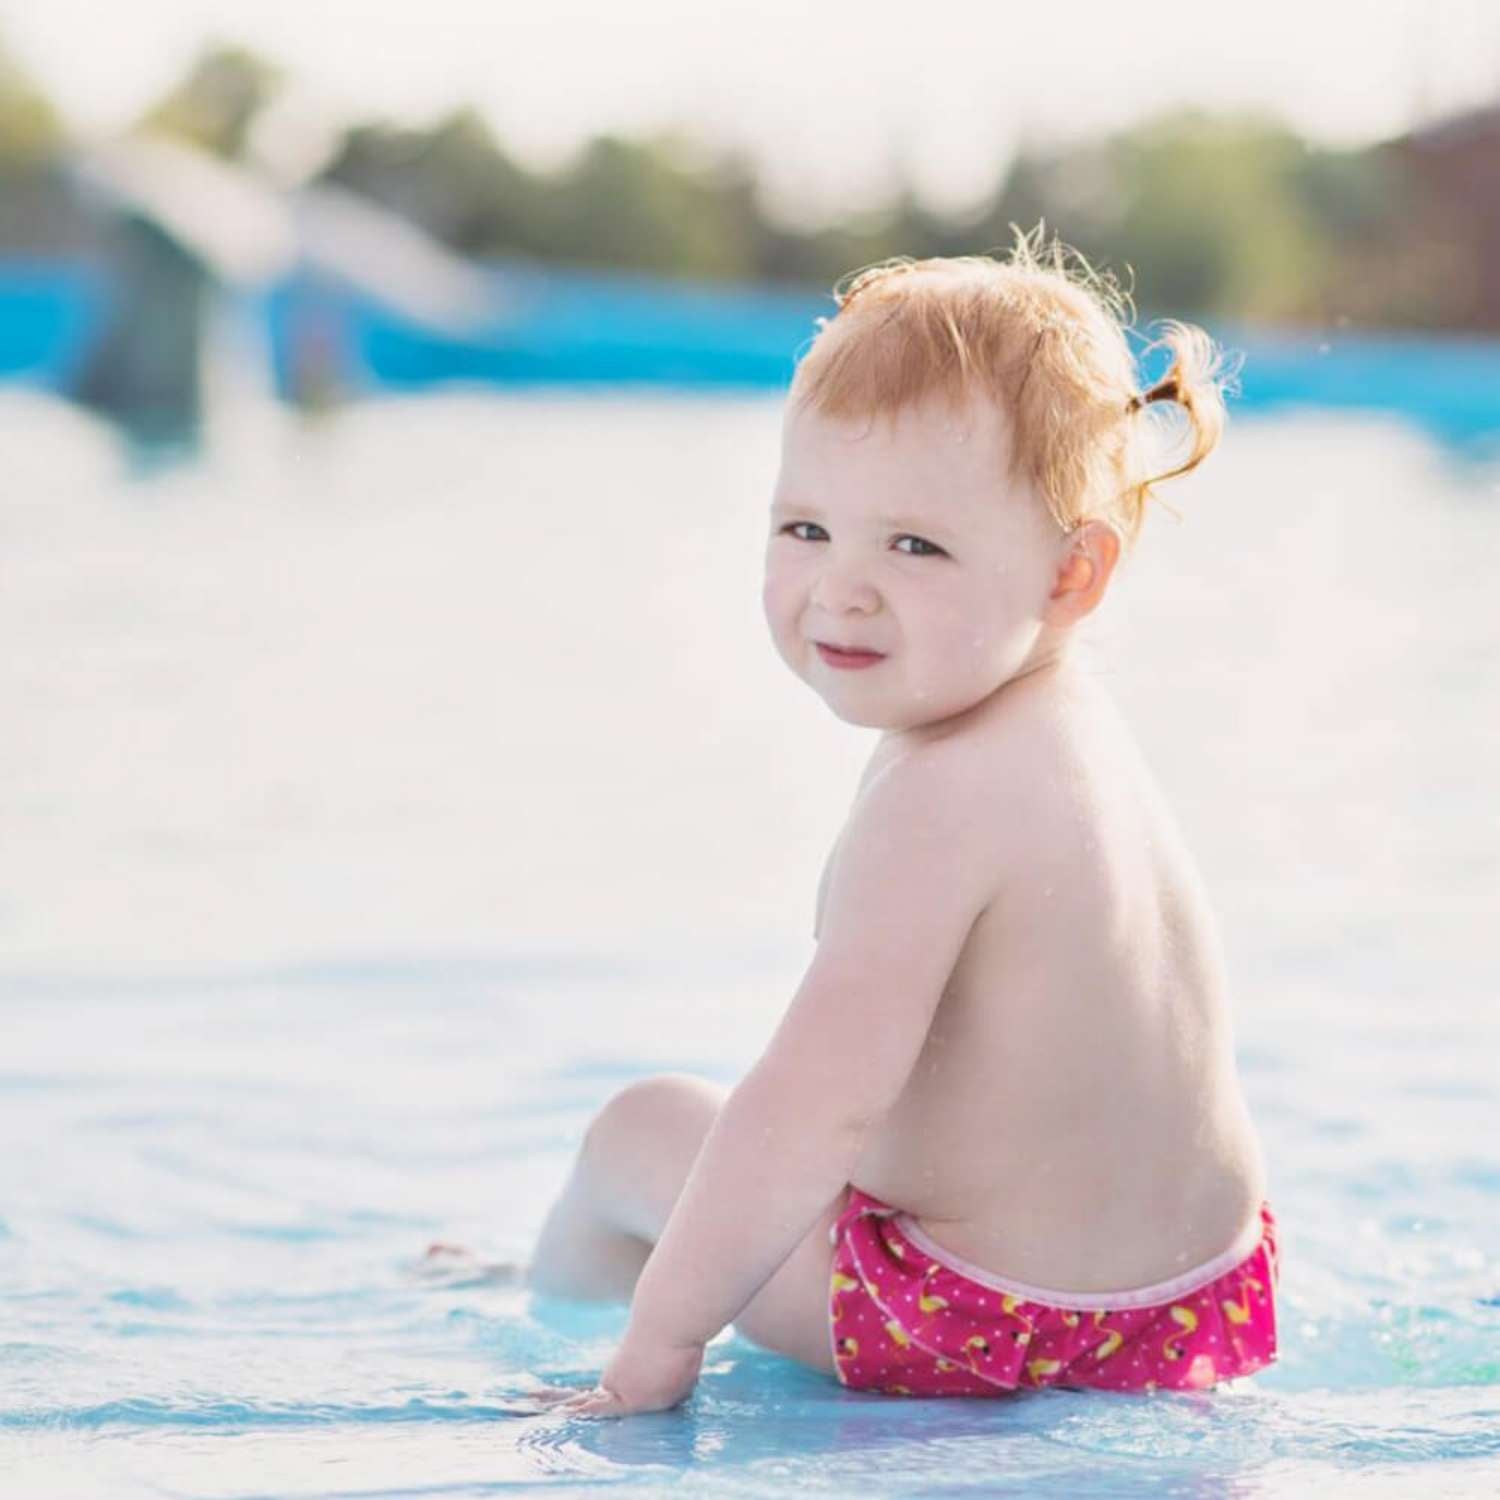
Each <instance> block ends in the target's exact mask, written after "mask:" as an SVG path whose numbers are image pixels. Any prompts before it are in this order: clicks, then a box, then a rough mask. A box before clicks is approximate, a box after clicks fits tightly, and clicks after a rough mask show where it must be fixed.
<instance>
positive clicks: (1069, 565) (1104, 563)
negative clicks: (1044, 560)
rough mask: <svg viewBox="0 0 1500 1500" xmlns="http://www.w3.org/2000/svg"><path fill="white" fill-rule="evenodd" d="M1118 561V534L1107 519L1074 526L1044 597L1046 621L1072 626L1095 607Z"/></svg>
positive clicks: (1051, 623)
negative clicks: (1066, 547)
mask: <svg viewBox="0 0 1500 1500" xmlns="http://www.w3.org/2000/svg"><path fill="white" fill-rule="evenodd" d="M1119 560H1120V533H1119V531H1118V530H1117V529H1116V528H1115V527H1114V526H1113V525H1112V524H1111V523H1110V522H1108V521H1084V522H1082V523H1080V524H1079V525H1078V526H1076V527H1074V528H1073V530H1072V531H1071V532H1070V533H1069V537H1068V550H1067V551H1066V552H1064V553H1063V555H1062V560H1061V562H1060V563H1059V564H1058V566H1057V573H1056V576H1055V577H1054V578H1053V580H1052V592H1051V593H1050V594H1049V595H1048V596H1047V607H1046V609H1045V610H1044V611H1043V619H1044V620H1045V621H1046V622H1047V624H1049V625H1072V624H1074V623H1075V622H1076V621H1078V620H1081V619H1082V618H1083V617H1084V616H1085V615H1086V614H1089V613H1090V612H1091V611H1092V610H1094V609H1095V608H1096V607H1097V606H1098V604H1099V601H1100V600H1101V599H1103V597H1104V591H1105V589H1106V588H1107V587H1108V586H1109V580H1110V575H1111V574H1112V573H1113V572H1114V570H1115V564H1116V563H1117V562H1119Z"/></svg>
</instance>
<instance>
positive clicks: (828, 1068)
mask: <svg viewBox="0 0 1500 1500" xmlns="http://www.w3.org/2000/svg"><path fill="white" fill-rule="evenodd" d="M1040 236H1041V231H1040V230H1039V231H1038V232H1037V234H1036V235H1035V236H1026V235H1021V234H1018V235H1017V239H1016V244H1015V245H1014V247H1013V248H1012V250H1011V251H1010V252H1009V254H1008V255H1007V256H1006V258H1005V259H1003V260H1001V259H995V258H992V257H988V256H974V257H960V258H954V259H934V260H924V261H916V262H913V261H910V260H907V259H901V260H897V261H894V262H890V263H887V264H883V265H879V266H876V267H873V268H871V269H868V270H865V271H863V272H862V273H860V274H859V275H858V276H856V277H855V278H853V280H852V282H851V283H850V284H849V285H848V287H847V289H846V290H845V291H843V293H842V295H841V296H840V297H839V299H838V301H839V309H838V312H837V314H836V315H835V316H834V317H833V318H831V319H829V320H826V321H825V322H824V324H823V326H822V327H821V329H820V331H819V333H818V335H817V337H816V338H815V339H814V340H813V342H812V344H811V346H810V348H809V349H808V350H807V352H806V354H805V356H804V357H803V358H802V360H801V362H800V363H799V365H798V368H797V372H796V377H795V380H794V382H793V385H792V388H791V391H790V394H789V399H788V402H787V407H786V413H785V424H784V429H783V443H782V455H781V468H780V473H779V476H778V479H777V483H776V488H775V493H774V497H773V500H772V505H771V512H770V527H769V539H768V543H767V551H766V568H765V590H764V603H765V612H766V617H767V620H768V622H769V624H770V628H771V635H772V638H773V639H774V641H775V644H776V649H777V651H778V652H779V653H780V655H781V657H782V659H783V660H784V661H785V662H786V664H787V666H788V667H789V668H790V669H791V670H792V671H793V672H794V673H796V675H797V676H798V677H800V678H801V679H802V680H803V681H804V682H806V683H807V685H808V686H809V687H810V688H811V689H812V690H813V692H815V693H816V694H817V695H818V696H819V697H820V698H821V699H822V700H823V701H824V702H825V703H826V704H827V705H828V707H829V708H830V709H831V710H832V711H833V712H834V713H835V714H837V715H838V717H839V718H840V719H842V720H844V721H845V722H846V723H849V724H858V725H863V726H866V727H869V728H872V729H878V730H880V731H881V734H880V737H879V739H878V742H877V743H876V744H875V746H874V750H873V753H872V754H871V756H870V760H869V763H868V765H867V766H866V768H865V771H864V774H863V776H862V778H861V780H860V784H859V788H858V790H857V791H856V793H855V795H854V797H853V800H852V805H851V807H850V809H849V813H848V817H847V821H846V822H845V824H844V826H843V828H842V831H841V832H840V834H839V836H838V839H837V841H836V843H835V845H834V848H833V850H832V851H831V853H830V855H829V858H828V862H827V865H826V867H825V869H824V871H823V878H822V884H821V887H820V890H819V893H818V911H817V918H816V922H815V927H814V933H815V936H816V938H817V949H816V955H815V957H814V958H813V960H812V963H811V966H810V967H809V968H808V970H807V973H806V975H805V976H804V978H803V979H802V982H801V984H800V986H799V987H798V989H797V991H796V994H795V995H794V996H793V998H792V1000H791V1003H790V1004H789V1006H788V1007H787V1009H786V1012H785V1014H784V1016H783V1017H782V1019H781V1022H780V1025H779V1026H778V1028H777V1029H776V1032H775V1034H774V1035H773V1036H772V1037H771V1040H770V1042H769V1044H768V1045H767V1046H766V1049H765V1051H764V1053H763V1054H762V1055H761V1057H760V1058H759V1059H758V1060H757V1061H756V1063H755V1064H754V1066H753V1067H752V1068H751V1069H750V1070H749V1072H748V1073H747V1074H746V1075H745V1077H744V1078H743V1079H742V1080H741V1081H740V1082H739V1083H738V1084H736V1085H735V1087H734V1088H732V1089H729V1090H727V1091H726V1090H723V1089H720V1088H718V1087H716V1086H714V1085H712V1084H710V1083H708V1082H705V1081H703V1080H701V1079H697V1078H693V1077H689V1076H686V1075H677V1074H669V1075H664V1076H658V1077H652V1078H646V1079H643V1080H641V1081H639V1082H637V1083H633V1084H631V1085H629V1086H628V1087H626V1088H624V1089H622V1090H620V1091H619V1092H618V1093H617V1094H616V1095H615V1096H614V1097H613V1098H611V1099H609V1100H608V1101H607V1102H606V1103H605V1104H604V1106H603V1107H602V1108H601V1109H600V1110H599V1112H598V1114H597V1115H596V1116H595V1118H594V1119H593V1121H592V1123H591V1124H590V1126H589V1128H588V1130H587V1133H586V1134H585V1137H584V1140H583V1142H582V1145H581V1148H580V1150H579V1153H578V1157H577V1160H576V1162H575V1163H574V1166H573V1169H572V1172H571V1175H570V1177H569V1179H568V1182H567V1184H566V1187H565V1189H564V1191H563V1193H562V1195H561V1197H560V1199H559V1200H558V1202H557V1203H556V1205H555V1206H554V1207H553V1209H552V1211H551V1213H550V1214H549V1216H548V1218H547V1220H546V1223H545V1225H544V1226H543V1229H542V1232H541V1236H540V1239H539V1241H538V1244H537V1246H536V1250H535V1253H534V1256H533V1258H532V1263H531V1266H530V1268H529V1271H528V1273H527V1274H528V1280H529V1284H530V1285H531V1286H532V1287H533V1288H535V1289H536V1290H537V1291H539V1292H543V1293H547V1294H551V1295H557V1296H565V1297H574V1298H585V1299H610V1298H617V1299H620V1300H626V1299H628V1300H629V1301H630V1315H629V1320H628V1324H627V1326H626V1330H625V1333H624V1335H623V1337H622V1340H621V1343H620V1345H619V1348H618V1349H617V1351H616V1352H615V1354H614V1356H613V1358H612V1359H611V1360H610V1362H609V1363H608V1365H607V1366H606V1368H605V1369H604V1372H603V1374H602V1376H601V1377H600V1380H599V1383H598V1384H597V1386H595V1387H594V1388H593V1389H591V1390H587V1391H581V1392H580V1391H573V1392H571V1393H570V1394H569V1395H568V1396H567V1398H566V1399H565V1400H564V1399H561V1393H560V1392H556V1390H555V1388H553V1390H552V1393H551V1394H550V1395H549V1399H556V1400H557V1401H558V1404H559V1409H562V1410H566V1411H568V1412H570V1413H574V1414H579V1413H581V1414H591V1415H611V1416H613V1415H623V1414H626V1413H630V1412H640V1411H653V1410H660V1409H663V1408H666V1407H670V1406H672V1405H674V1404H675V1403H677V1402H679V1401H681V1400H682V1399H683V1398H684V1397H685V1396H687V1395H688V1394H689V1393H690V1392H691V1391H692V1389H693V1387H694V1385H695V1383H696V1382H697V1379H698V1377H699V1374H700V1371H701V1367H702V1362H703V1356H704V1345H705V1344H706V1343H707V1342H708V1340H710V1339H712V1338H713V1337H714V1336H715V1335H716V1334H718V1333H719V1332H720V1331H721V1330H722V1329H723V1328H724V1327H725V1326H726V1325H728V1324H731V1323H732V1324H733V1325H734V1327H735V1329H736V1330H737V1331H738V1332H739V1333H740V1334H741V1335H742V1336H743V1337H745V1338H746V1339H749V1340H751V1341H752V1342H754V1343H756V1344H758V1345H761V1346H762V1347H764V1348H766V1349H770V1350H775V1351H777V1352H779V1353H781V1354H784V1355H787V1356H789V1357H790V1358H792V1359H795V1360H799V1361H801V1362H802V1363H804V1364H807V1365H809V1366H811V1367H813V1368H814V1369H817V1370H821V1371H825V1372H827V1373H828V1374H829V1375H830V1376H834V1377H836V1378H837V1379H838V1380H839V1381H841V1382H842V1383H843V1384H844V1385H845V1386H847V1387H850V1388H853V1389H860V1390H872V1391H882V1392H887V1393H892V1394H898V1395H909V1396H929V1395H930V1396H938V1395H1004V1394H1009V1393H1012V1392H1016V1391H1020V1390H1030V1389H1035V1388H1038V1387H1044V1386H1065V1387H1074V1388H1079V1387H1088V1388H1097V1389H1105V1390H1113V1391H1152V1390H1156V1389H1202V1388H1205V1387H1209V1386H1212V1385H1214V1384H1216V1383H1218V1382H1220V1381H1223V1380H1226V1379H1230V1378H1233V1377H1236V1376H1241V1375H1246V1374H1249V1373H1251V1372H1253V1371H1255V1370H1259V1369H1261V1368H1263V1367H1265V1366H1266V1365H1268V1364H1270V1363H1271V1362H1272V1361H1273V1360H1274V1359H1275V1358H1276V1312H1275V1306H1276V1303H1275V1299H1276V1282H1277V1246H1276V1225H1275V1220H1274V1218H1273V1216H1272V1213H1271V1210H1270V1207H1269V1205H1268V1203H1267V1202H1266V1197H1265V1195H1266V1180H1265V1166H1264V1162H1263V1158H1262V1153H1261V1149H1260V1145H1259V1142H1258V1139H1257V1136H1256V1132H1255V1128H1254V1126H1253V1124H1252V1122H1251V1119H1250V1116H1249V1114H1248V1111H1247V1109H1246V1105H1245V1100H1244V1097H1243V1094H1242V1092H1241V1088H1240V1082H1239V1079H1238V1076H1237V1074H1236V1069H1235V1056H1234V1046H1233V1038H1232V1033H1231V1025H1230V1015H1229V1009H1228V999H1227V994H1226V980H1225V966H1224V958H1223V954H1222V951H1221V946H1220V939H1219V935H1218V932H1217V929H1216V925H1215V920H1214V916H1213V913H1212V911H1211V909H1210V906H1209V903H1208V900H1207V898H1206V896H1205V894H1204V890H1203V885H1202V881H1201V879H1200V877H1199V874H1198V872H1197V870H1196V868H1195V865H1194V862H1193V859H1192V856H1191V854H1190V853H1189V851H1188V850H1187V848H1186V847H1185V845H1184V843H1183V840H1182V836H1181V833H1180V831H1179V829H1178V827H1177V825H1176V823H1175V821H1174V820H1173V817H1172V814H1171V811H1170V810H1169V808H1168V806H1167V804H1166V802H1165V801H1164V800H1163V797H1162V794H1161V791H1160V790H1159V789H1158V787H1157V785H1156V783H1155V782H1154V780H1153V779H1152V776H1151V773H1150V770H1149V769H1148V767H1147V765H1146V763H1145V762H1144V760H1143V759H1142V756H1141V753H1140V751H1139V749H1138V748H1137V746H1136V744H1135V741H1134V739H1133V737H1132V735H1131V733H1130V731H1129V729H1128V727H1127V725H1126V723H1125V721H1124V719H1123V718H1122V716H1121V714H1120V712H1119V711H1118V709H1117V708H1116V707H1115V705H1114V703H1113V702H1112V701H1111V699H1110V698H1109V696H1108V694H1107V693H1106V691H1105V690H1104V688H1103V686H1102V685H1101V684H1100V682H1099V681H1098V680H1097V679H1096V678H1095V677H1094V676H1092V675H1091V674H1089V673H1088V672H1087V671H1085V670H1084V669H1083V668H1081V667H1080V665H1079V664H1078V662H1077V661H1076V659H1075V653H1074V637H1075V632H1076V628H1077V627H1078V625H1079V624H1080V623H1081V622H1082V621H1083V620H1084V619H1085V617H1086V616H1088V615H1089V614H1090V612H1091V611H1093V610H1094V609H1096V608H1097V607H1098V605H1099V604H1100V602H1101V600H1102V599H1103V598H1104V596H1105V592H1106V590H1107V589H1108V587H1109V583H1110V580H1111V578H1112V577H1113V575H1114V572H1115V568H1116V567H1117V565H1118V564H1119V562H1120V560H1121V557H1122V554H1124V553H1126V552H1128V550H1129V549H1130V548H1132V547H1133V546H1134V544H1135V542H1136V538H1137V535H1138V533H1139V531H1140V528H1141V522H1142V518H1143V512H1144V510H1145V507H1146V502H1147V500H1148V499H1150V498H1152V496H1153V493H1154V491H1153V486H1154V485H1155V484H1157V483H1159V482H1160V481H1161V480H1163V479H1170V478H1171V477H1173V476H1174V475H1177V474H1181V473H1184V472H1186V471H1187V470H1189V469H1192V468H1194V467H1196V466H1197V464H1198V463H1199V462H1200V461H1201V460H1202V459H1203V458H1204V457H1205V455H1206V454H1208V453H1209V451H1210V450H1211V449H1212V448H1213V447H1214V446H1215V444H1216V443H1217V441H1218V439H1219V436H1220V433H1221V431H1222V427H1223V422H1224V406H1223V401H1222V395H1221V385H1222V384H1223V381H1222V380H1221V378H1220V365H1221V357H1220V354H1219V352H1218V351H1217V350H1216V349H1215V347H1214V345H1213V344H1212V343H1211V341H1210V340H1209V338H1208V337H1207V335H1206V334H1204V333H1203V332H1202V330H1200V329H1198V328H1195V327H1192V326H1190V325H1186V324H1183V323H1178V322H1167V323H1166V324H1164V325H1163V335H1162V338H1161V341H1160V342H1161V345H1162V346H1164V347H1165V348H1166V349H1167V350H1168V351H1169V353H1170V356H1171V363H1170V367H1169V369H1168V371H1167V373H1166V375H1165V378H1163V379H1162V380H1160V381H1159V382H1158V383H1157V384H1155V385H1154V386H1152V387H1151V388H1150V389H1148V390H1145V391H1141V390H1139V389H1138V388H1137V381H1136V375H1135V366H1134V362H1133V360H1132V356H1131V353H1130V350H1129V347H1128V345H1127V343H1126V339H1125V335H1124V329H1125V327H1126V326H1128V323H1127V319H1126V314H1127V313H1128V299H1127V298H1126V297H1125V295H1124V294H1123V293H1122V292H1121V291H1120V290H1119V288H1118V287H1117V286H1116V284H1115V283H1114V282H1113V280H1112V279H1111V278H1109V277H1108V276H1104V275H1101V274H1099V273H1098V272H1096V271H1093V270H1091V269H1090V268H1089V267H1088V266H1087V264H1086V263H1083V262H1081V258H1076V257H1075V260H1077V261H1078V263H1077V264H1074V263H1071V262H1070V260H1069V256H1068V253H1067V252H1065V249H1064V247H1063V246H1061V245H1060V244H1058V243H1056V242H1054V243H1053V244H1052V245H1051V246H1050V247H1046V246H1043V245H1041V243H1040ZM1157 403H1168V404H1170V406H1172V407H1175V409H1176V411H1175V418H1174V422H1175V425H1176V426H1177V427H1178V428H1179V429H1180V431H1181V432H1182V433H1183V434H1185V436H1186V439H1187V441H1186V443H1185V444H1184V448H1185V451H1184V452H1182V453H1179V454H1177V455H1176V457H1178V458H1179V459H1180V461H1179V462H1177V463H1176V465H1175V467H1171V468H1168V469H1167V470H1166V472H1154V469H1155V468H1156V467H1159V465H1155V464H1153V454H1154V453H1155V452H1156V451H1157V450H1158V449H1160V448H1161V446H1162V444H1161V442H1160V439H1161V438H1162V437H1164V436H1165V435H1166V431H1167V428H1168V426H1169V425H1173V423H1164V422H1163V421H1162V418H1163V416H1164V415H1166V414H1167V413H1168V411H1169V405H1159V404H1157ZM1168 461H1169V460H1162V462H1163V463H1165V462H1168Z"/></svg>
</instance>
